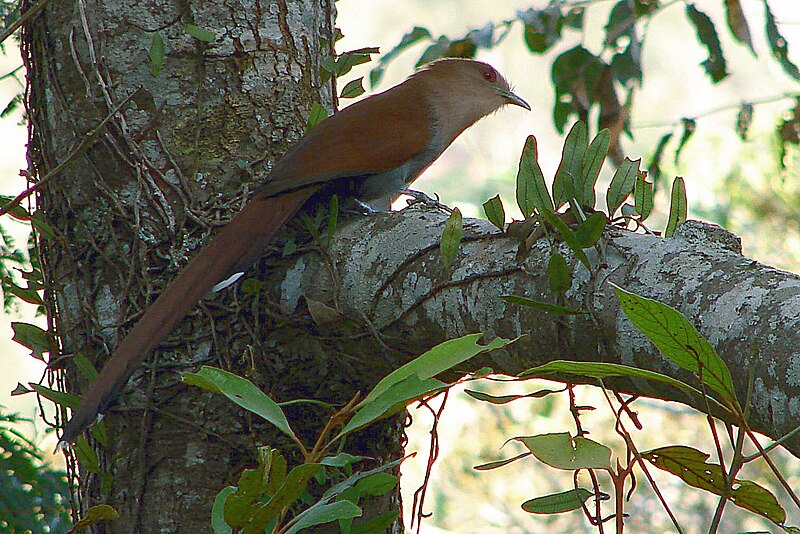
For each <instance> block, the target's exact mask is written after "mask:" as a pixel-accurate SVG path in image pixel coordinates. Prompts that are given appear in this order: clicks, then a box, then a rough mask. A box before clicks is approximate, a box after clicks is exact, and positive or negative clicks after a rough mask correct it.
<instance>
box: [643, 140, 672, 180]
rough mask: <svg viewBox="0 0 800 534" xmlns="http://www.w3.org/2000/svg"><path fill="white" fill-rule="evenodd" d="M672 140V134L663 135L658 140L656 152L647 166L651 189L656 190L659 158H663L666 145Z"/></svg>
mask: <svg viewBox="0 0 800 534" xmlns="http://www.w3.org/2000/svg"><path fill="white" fill-rule="evenodd" d="M670 139H672V133H668V134H664V135H663V136H661V139H659V140H658V144H657V145H656V150H655V152H653V157H652V159H651V160H650V164H649V165H648V166H647V175H648V176H649V177H650V179H651V180H652V181H653V188H654V189H657V188H658V184H659V183H660V181H661V174H662V172H661V158H663V157H664V150H665V149H666V148H667V143H669V141H670Z"/></svg>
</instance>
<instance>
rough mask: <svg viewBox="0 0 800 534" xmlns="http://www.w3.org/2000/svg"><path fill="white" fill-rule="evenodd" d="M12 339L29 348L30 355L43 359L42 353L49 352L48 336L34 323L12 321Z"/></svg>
mask: <svg viewBox="0 0 800 534" xmlns="http://www.w3.org/2000/svg"><path fill="white" fill-rule="evenodd" d="M11 329H12V330H13V331H14V337H13V338H12V339H13V340H14V341H16V342H17V343H19V344H20V345H22V346H23V347H26V348H29V349H31V356H33V357H34V358H36V359H37V360H41V361H44V353H46V352H50V336H49V335H48V333H47V332H46V331H45V330H42V329H41V328H39V327H38V326H36V325H35V324H30V323H21V322H12V323H11Z"/></svg>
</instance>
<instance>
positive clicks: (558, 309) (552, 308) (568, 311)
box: [498, 295, 586, 315]
mask: <svg viewBox="0 0 800 534" xmlns="http://www.w3.org/2000/svg"><path fill="white" fill-rule="evenodd" d="M498 298H500V299H502V300H504V301H506V302H510V303H511V304H519V305H520V306H528V307H529V308H536V309H537V310H540V311H543V312H547V313H555V314H556V315H585V314H586V312H585V311H583V310H573V309H572V308H565V307H564V306H558V305H556V304H550V303H548V302H541V301H538V300H533V299H529V298H525V297H518V296H516V295H502V296H500V297H498Z"/></svg>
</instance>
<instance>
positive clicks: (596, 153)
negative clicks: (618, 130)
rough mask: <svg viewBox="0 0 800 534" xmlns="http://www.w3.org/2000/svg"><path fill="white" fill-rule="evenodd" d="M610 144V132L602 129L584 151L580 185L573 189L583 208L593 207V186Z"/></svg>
mask: <svg viewBox="0 0 800 534" xmlns="http://www.w3.org/2000/svg"><path fill="white" fill-rule="evenodd" d="M610 144H611V131H610V130H609V129H608V128H603V129H602V130H600V132H599V133H598V134H597V135H596V136H595V138H594V139H592V142H591V143H590V144H589V148H587V149H586V154H585V155H584V156H583V165H582V166H581V179H580V183H579V184H576V187H575V189H576V190H577V192H578V193H579V194H580V196H579V197H578V200H579V201H581V204H582V205H583V206H585V207H589V208H593V207H594V205H595V192H594V186H595V184H596V183H597V178H598V177H599V176H600V169H602V168H603V162H604V161H605V159H606V156H607V155H608V147H609V145H610Z"/></svg>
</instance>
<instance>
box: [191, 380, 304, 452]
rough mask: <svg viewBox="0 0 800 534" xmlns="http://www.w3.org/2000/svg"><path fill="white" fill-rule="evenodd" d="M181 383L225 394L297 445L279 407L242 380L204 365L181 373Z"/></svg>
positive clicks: (297, 440) (248, 382)
mask: <svg viewBox="0 0 800 534" xmlns="http://www.w3.org/2000/svg"><path fill="white" fill-rule="evenodd" d="M182 380H183V382H184V383H185V384H190V385H193V386H197V387H200V388H203V389H205V390H207V391H211V392H212V393H221V394H223V395H225V396H226V397H228V398H229V399H230V400H232V401H233V402H235V403H236V404H238V405H239V406H241V407H242V408H244V409H245V410H248V411H250V412H253V413H254V414H256V415H259V416H261V417H262V418H263V419H264V420H266V421H269V422H270V423H271V424H273V425H275V427H276V428H277V429H278V430H280V431H281V432H283V433H284V434H286V435H287V436H289V437H291V438H292V439H293V440H294V441H295V442H298V443H299V439H298V438H297V436H296V435H295V433H294V431H293V430H292V428H291V426H289V421H288V420H287V419H286V415H285V414H284V413H283V410H281V407H280V406H278V404H277V403H276V402H275V401H274V400H272V399H270V398H269V397H268V396H267V395H266V393H264V392H263V391H261V390H260V389H258V388H257V387H256V386H255V384H253V383H252V382H250V381H249V380H247V379H246V378H242V377H240V376H237V375H235V374H233V373H229V372H228V371H223V370H222V369H217V368H216V367H209V366H207V365H204V366H203V367H201V368H200V371H199V372H197V373H185V374H184V375H183V377H182Z"/></svg>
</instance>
